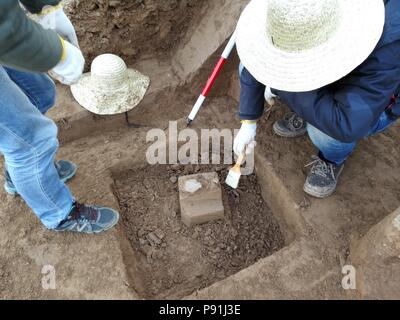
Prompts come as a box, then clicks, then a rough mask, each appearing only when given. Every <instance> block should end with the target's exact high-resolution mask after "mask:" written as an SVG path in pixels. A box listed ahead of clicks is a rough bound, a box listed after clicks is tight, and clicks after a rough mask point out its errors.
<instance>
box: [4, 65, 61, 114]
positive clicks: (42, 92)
mask: <svg viewBox="0 0 400 320" xmlns="http://www.w3.org/2000/svg"><path fill="white" fill-rule="evenodd" d="M4 70H5V71H6V72H7V74H8V76H9V77H10V79H11V80H12V81H14V82H15V84H16V85H17V86H18V87H19V88H20V89H21V90H22V91H23V93H25V95H26V96H27V97H28V98H29V100H30V101H31V103H32V104H33V105H34V106H35V107H36V108H38V109H39V111H40V112H41V113H42V114H46V112H47V111H48V110H49V109H51V108H52V107H53V106H54V104H55V100H56V86H55V84H54V81H53V80H51V78H50V77H49V76H48V75H47V74H44V73H31V72H23V71H17V70H14V69H10V68H7V67H4Z"/></svg>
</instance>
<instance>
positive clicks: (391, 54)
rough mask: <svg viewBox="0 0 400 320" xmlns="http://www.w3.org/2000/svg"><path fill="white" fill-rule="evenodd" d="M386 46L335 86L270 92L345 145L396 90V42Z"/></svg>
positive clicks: (361, 133) (399, 65)
mask: <svg viewBox="0 0 400 320" xmlns="http://www.w3.org/2000/svg"><path fill="white" fill-rule="evenodd" d="M389 46H390V47H389ZM389 46H388V47H386V48H385V47H384V48H382V49H380V51H378V52H377V53H375V54H374V56H373V57H372V58H370V60H369V61H367V62H366V63H365V64H364V65H363V66H362V67H361V68H360V69H357V70H356V71H354V72H353V73H352V74H350V75H349V76H347V77H345V78H344V79H342V80H340V81H339V82H338V83H336V84H333V85H330V86H327V87H324V88H322V89H319V90H315V91H311V92H304V93H290V92H283V91H278V90H274V91H273V93H275V94H277V95H278V96H279V97H280V98H281V100H282V101H283V102H285V103H286V104H287V105H289V107H290V108H291V109H292V110H293V111H295V112H296V113H297V114H298V115H299V116H300V117H302V118H303V119H304V120H305V121H307V122H308V123H310V124H311V125H313V126H314V127H316V128H318V129H319V130H321V131H322V132H324V133H325V134H327V135H329V136H330V137H332V138H335V139H337V140H339V141H342V142H345V143H352V142H356V141H358V140H361V139H363V138H364V137H366V136H367V135H368V133H369V130H370V129H371V126H372V125H373V124H374V122H375V121H377V119H378V118H379V116H380V115H381V114H382V113H383V112H384V111H385V109H386V108H387V107H388V105H389V103H390V98H391V97H392V96H393V95H394V94H395V93H397V92H396V91H397V90H398V88H399V83H400V42H397V43H394V44H390V45H389Z"/></svg>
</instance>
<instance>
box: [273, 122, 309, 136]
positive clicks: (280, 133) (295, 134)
mask: <svg viewBox="0 0 400 320" xmlns="http://www.w3.org/2000/svg"><path fill="white" fill-rule="evenodd" d="M273 129H274V132H275V133H276V134H277V135H278V136H280V137H282V138H299V137H302V136H304V135H305V134H306V133H307V129H304V131H303V132H301V133H292V134H290V133H288V132H287V131H282V130H281V129H280V127H279V126H278V124H277V123H276V122H275V123H274V126H273Z"/></svg>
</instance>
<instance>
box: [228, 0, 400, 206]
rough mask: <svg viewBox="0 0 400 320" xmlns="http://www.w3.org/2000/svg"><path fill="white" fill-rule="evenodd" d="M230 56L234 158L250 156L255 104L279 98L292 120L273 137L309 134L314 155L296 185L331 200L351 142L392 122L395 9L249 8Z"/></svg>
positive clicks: (263, 0) (259, 108)
mask: <svg viewBox="0 0 400 320" xmlns="http://www.w3.org/2000/svg"><path fill="white" fill-rule="evenodd" d="M237 50H238V54H239V57H240V60H241V63H242V65H241V71H240V74H241V76H240V83H241V97H240V111H239V115H240V118H241V120H242V127H241V130H240V131H239V134H238V135H237V137H236V139H235V142H234V150H235V152H236V153H237V154H242V153H243V152H245V150H246V149H247V151H251V149H252V148H254V141H255V137H256V130H257V119H259V118H260V117H261V116H262V114H263V111H264V99H265V98H266V99H267V101H269V103H272V102H273V99H274V98H276V97H279V99H281V100H282V101H283V102H284V103H286V104H287V105H288V106H289V107H290V109H291V111H292V112H291V113H290V114H288V115H286V116H285V118H284V119H282V120H279V121H277V122H276V123H275V124H274V128H273V129H274V131H275V133H276V134H277V135H279V136H282V137H286V138H295V137H299V136H302V135H304V134H305V133H307V132H308V135H309V137H310V138H311V140H312V142H313V144H314V145H315V146H316V147H317V149H318V150H319V154H318V156H316V157H315V158H314V161H313V162H312V163H311V164H310V165H309V166H310V167H311V170H310V173H309V175H308V177H307V179H306V182H305V185H304V191H305V192H306V193H308V194H310V195H311V196H314V197H318V198H326V197H328V196H330V195H332V194H333V193H334V191H335V190H336V188H337V183H338V178H339V176H340V174H341V173H342V171H343V168H344V163H345V162H346V160H347V159H348V158H349V156H350V155H351V154H352V152H353V151H354V149H355V148H356V145H357V142H358V141H360V140H361V139H363V138H365V137H368V136H371V135H374V134H377V133H380V132H383V131H384V130H386V129H387V128H388V127H390V126H392V125H393V124H394V123H395V122H396V120H397V119H398V118H399V117H400V101H399V100H400V99H398V98H397V97H398V95H399V93H400V0H386V1H384V0H252V1H251V2H250V3H249V4H248V6H247V7H246V8H245V10H244V12H243V13H242V15H241V17H240V20H239V23H238V27H237ZM360 165H362V164H360Z"/></svg>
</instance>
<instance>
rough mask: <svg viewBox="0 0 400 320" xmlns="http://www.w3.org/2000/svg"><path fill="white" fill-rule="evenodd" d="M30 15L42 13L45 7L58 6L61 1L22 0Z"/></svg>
mask: <svg viewBox="0 0 400 320" xmlns="http://www.w3.org/2000/svg"><path fill="white" fill-rule="evenodd" d="M20 2H21V3H22V4H23V5H24V7H25V8H26V9H27V10H28V11H29V12H30V13H40V12H41V11H42V9H43V7H44V6H56V5H58V4H59V3H60V2H61V0H20Z"/></svg>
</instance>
